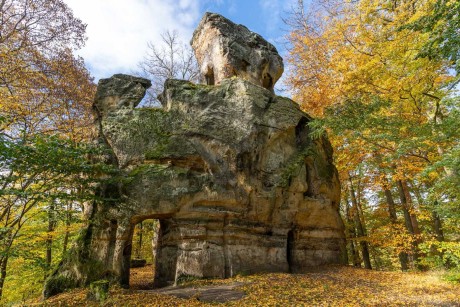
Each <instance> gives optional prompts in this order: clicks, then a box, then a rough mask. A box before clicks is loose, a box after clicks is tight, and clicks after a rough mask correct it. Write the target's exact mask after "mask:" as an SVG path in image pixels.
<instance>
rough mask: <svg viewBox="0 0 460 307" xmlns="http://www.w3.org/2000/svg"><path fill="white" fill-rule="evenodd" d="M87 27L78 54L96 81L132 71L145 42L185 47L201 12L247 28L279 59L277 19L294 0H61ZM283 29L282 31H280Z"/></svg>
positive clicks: (280, 26)
mask: <svg viewBox="0 0 460 307" xmlns="http://www.w3.org/2000/svg"><path fill="white" fill-rule="evenodd" d="M64 2H66V3H67V4H68V5H69V7H70V8H71V9H72V10H73V11H74V15H75V16H76V17H77V18H79V19H81V20H82V21H83V22H84V23H86V24H87V36H88V41H87V43H86V46H85V47H84V48H82V49H80V50H78V51H77V54H79V55H81V56H82V57H83V58H84V59H85V62H86V65H87V67H88V69H89V70H90V71H91V73H92V75H93V76H94V77H95V78H96V80H98V79H100V78H106V77H110V76H111V75H112V74H114V73H130V72H133V71H135V70H136V69H137V63H138V62H139V61H141V60H142V57H143V56H144V55H145V53H146V50H147V42H148V41H151V42H153V43H154V44H155V43H159V41H160V39H161V38H160V35H161V34H162V33H164V32H165V31H166V30H176V31H178V33H179V36H180V38H181V39H182V40H183V41H184V42H186V43H188V42H189V41H190V38H191V36H192V33H193V30H194V29H195V27H196V26H197V24H198V23H199V21H200V19H201V17H202V16H203V14H204V13H205V12H206V11H210V12H215V13H219V14H221V15H224V16H225V17H227V18H229V19H230V20H232V21H233V22H235V23H240V24H243V25H245V26H247V27H248V28H249V29H250V30H252V31H254V32H257V33H259V34H261V35H262V36H263V37H264V38H265V39H267V40H269V41H270V42H271V43H273V44H274V45H275V46H276V47H277V49H278V52H280V53H281V54H282V53H284V47H283V44H282V37H283V35H284V34H286V32H285V29H286V26H285V25H284V24H283V21H282V18H283V16H286V12H288V11H289V10H290V8H291V7H292V6H293V5H295V3H296V2H297V1H296V0H284V1H283V0H245V1H244V0H64ZM283 29H284V30H283Z"/></svg>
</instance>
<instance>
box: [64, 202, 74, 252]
mask: <svg viewBox="0 0 460 307" xmlns="http://www.w3.org/2000/svg"><path fill="white" fill-rule="evenodd" d="M72 209H73V208H72V202H71V201H69V202H68V204H67V210H66V217H65V228H66V229H65V235H64V242H63V243H62V245H63V247H62V253H63V254H65V253H66V252H67V246H68V244H69V236H70V232H69V228H70V223H71V221H72Z"/></svg>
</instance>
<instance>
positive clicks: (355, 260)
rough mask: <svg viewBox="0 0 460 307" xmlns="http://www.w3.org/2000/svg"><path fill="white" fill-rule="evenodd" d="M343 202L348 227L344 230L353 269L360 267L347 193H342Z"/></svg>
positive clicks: (354, 226) (354, 227)
mask: <svg viewBox="0 0 460 307" xmlns="http://www.w3.org/2000/svg"><path fill="white" fill-rule="evenodd" d="M344 194H345V196H344V201H345V215H346V218H347V224H348V225H349V227H347V228H346V231H347V232H348V237H349V238H351V240H349V244H350V253H351V262H352V263H353V266H354V267H361V261H360V260H359V255H358V252H357V251H356V248H355V240H354V239H355V238H356V230H355V229H356V225H355V222H354V221H353V218H352V214H351V208H350V203H349V201H348V191H347V193H344Z"/></svg>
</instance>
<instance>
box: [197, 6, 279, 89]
mask: <svg viewBox="0 0 460 307" xmlns="http://www.w3.org/2000/svg"><path fill="white" fill-rule="evenodd" d="M191 43H192V47H193V49H194V51H195V56H196V58H197V61H198V64H199V67H200V71H201V74H202V75H203V77H204V79H205V80H204V81H206V83H207V84H209V85H212V84H219V83H220V82H221V81H222V80H224V79H227V78H230V77H233V76H237V77H240V78H243V79H246V80H248V81H250V82H252V83H254V84H257V85H260V86H263V87H265V88H267V89H269V90H271V91H273V87H274V85H275V83H276V81H277V80H278V79H279V78H280V77H281V75H282V74H283V69H284V66H283V59H282V58H281V57H280V56H279V54H278V51H277V50H276V48H275V46H273V45H272V44H270V43H269V42H267V41H266V40H265V39H264V38H263V37H262V36H260V35H259V34H257V33H254V32H251V31H250V30H249V29H248V28H246V27H245V26H243V25H237V24H235V23H233V22H231V21H230V20H228V19H227V18H225V17H223V16H221V15H218V14H214V13H206V14H205V15H204V16H203V19H202V20H201V22H200V24H199V25H198V28H197V29H196V30H195V32H194V33H193V38H192V42H191Z"/></svg>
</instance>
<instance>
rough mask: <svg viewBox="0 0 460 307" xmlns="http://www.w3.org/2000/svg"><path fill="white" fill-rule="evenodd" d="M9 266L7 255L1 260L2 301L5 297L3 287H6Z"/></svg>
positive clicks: (0, 288)
mask: <svg viewBox="0 0 460 307" xmlns="http://www.w3.org/2000/svg"><path fill="white" fill-rule="evenodd" d="M7 264H8V255H7V254H6V255H4V256H3V257H1V258H0V301H1V299H2V295H3V286H4V285H5V279H6V267H7Z"/></svg>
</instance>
